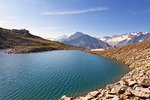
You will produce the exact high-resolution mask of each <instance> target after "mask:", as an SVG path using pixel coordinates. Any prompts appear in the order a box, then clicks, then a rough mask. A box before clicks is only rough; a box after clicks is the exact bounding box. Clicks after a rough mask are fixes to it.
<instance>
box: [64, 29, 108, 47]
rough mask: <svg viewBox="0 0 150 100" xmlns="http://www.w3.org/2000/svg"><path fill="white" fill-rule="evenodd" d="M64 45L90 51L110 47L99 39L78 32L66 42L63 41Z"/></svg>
mask: <svg viewBox="0 0 150 100" xmlns="http://www.w3.org/2000/svg"><path fill="white" fill-rule="evenodd" d="M62 43H64V44H68V45H73V46H77V47H83V48H89V49H92V48H102V47H110V45H109V44H107V43H105V42H103V41H101V40H99V39H97V38H94V37H91V36H89V35H87V34H83V33H81V32H76V33H75V34H73V35H71V36H70V37H68V39H67V40H66V41H63V42H62Z"/></svg>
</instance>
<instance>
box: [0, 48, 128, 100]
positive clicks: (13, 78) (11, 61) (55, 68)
mask: <svg viewBox="0 0 150 100" xmlns="http://www.w3.org/2000/svg"><path fill="white" fill-rule="evenodd" d="M3 51H4V50H1V51H0V100H31V99H32V100H57V99H58V98H60V97H61V96H62V95H67V96H72V95H79V94H83V93H86V92H88V91H92V90H95V89H97V88H101V87H103V86H105V85H106V84H108V83H110V82H112V81H114V80H116V78H117V77H118V76H120V75H122V74H123V73H125V72H126V71H127V69H126V67H124V66H123V65H122V64H120V63H117V62H114V61H112V60H108V59H106V58H102V57H99V56H96V55H92V54H88V53H84V52H80V51H74V50H68V51H67V50H57V51H47V52H39V53H30V54H11V55H8V54H4V53H3Z"/></svg>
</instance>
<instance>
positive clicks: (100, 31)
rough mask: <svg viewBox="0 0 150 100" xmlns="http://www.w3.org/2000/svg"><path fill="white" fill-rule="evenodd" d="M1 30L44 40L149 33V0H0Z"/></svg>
mask: <svg viewBox="0 0 150 100" xmlns="http://www.w3.org/2000/svg"><path fill="white" fill-rule="evenodd" d="M0 27H3V28H10V29H13V28H15V29H22V28H25V29H28V30H30V32H31V33H32V34H35V35H40V36H42V37H46V38H49V37H57V36H61V35H64V34H66V35H71V34H73V33H75V32H76V31H81V32H83V33H87V34H89V35H91V36H96V37H102V36H111V35H116V34H121V33H127V32H136V31H147V32H150V0H0Z"/></svg>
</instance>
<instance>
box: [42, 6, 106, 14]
mask: <svg viewBox="0 0 150 100" xmlns="http://www.w3.org/2000/svg"><path fill="white" fill-rule="evenodd" d="M101 10H108V8H106V7H98V8H91V9H83V10H74V11H61V12H44V13H43V14H46V15H70V14H80V13H87V12H94V11H101Z"/></svg>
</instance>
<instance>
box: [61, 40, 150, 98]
mask: <svg viewBox="0 0 150 100" xmlns="http://www.w3.org/2000/svg"><path fill="white" fill-rule="evenodd" d="M147 42H148V43H147ZM149 42H150V41H146V42H141V43H137V44H131V45H127V46H123V47H117V48H114V49H112V50H105V51H100V52H88V53H92V54H95V55H99V56H102V57H104V58H107V59H112V60H115V61H117V62H121V63H123V64H125V65H128V68H129V72H127V73H126V74H124V75H123V76H122V77H121V78H120V79H118V80H116V82H114V83H110V84H108V85H107V86H106V87H105V88H101V89H98V90H95V91H91V92H88V93H87V94H86V95H82V96H77V97H76V98H74V96H73V97H67V96H66V95H64V96H62V97H61V98H60V99H59V100H105V99H107V100H108V99H109V100H141V99H142V100H150V48H149V47H150V46H149ZM141 45H142V46H143V47H144V48H142V47H141Z"/></svg>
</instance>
